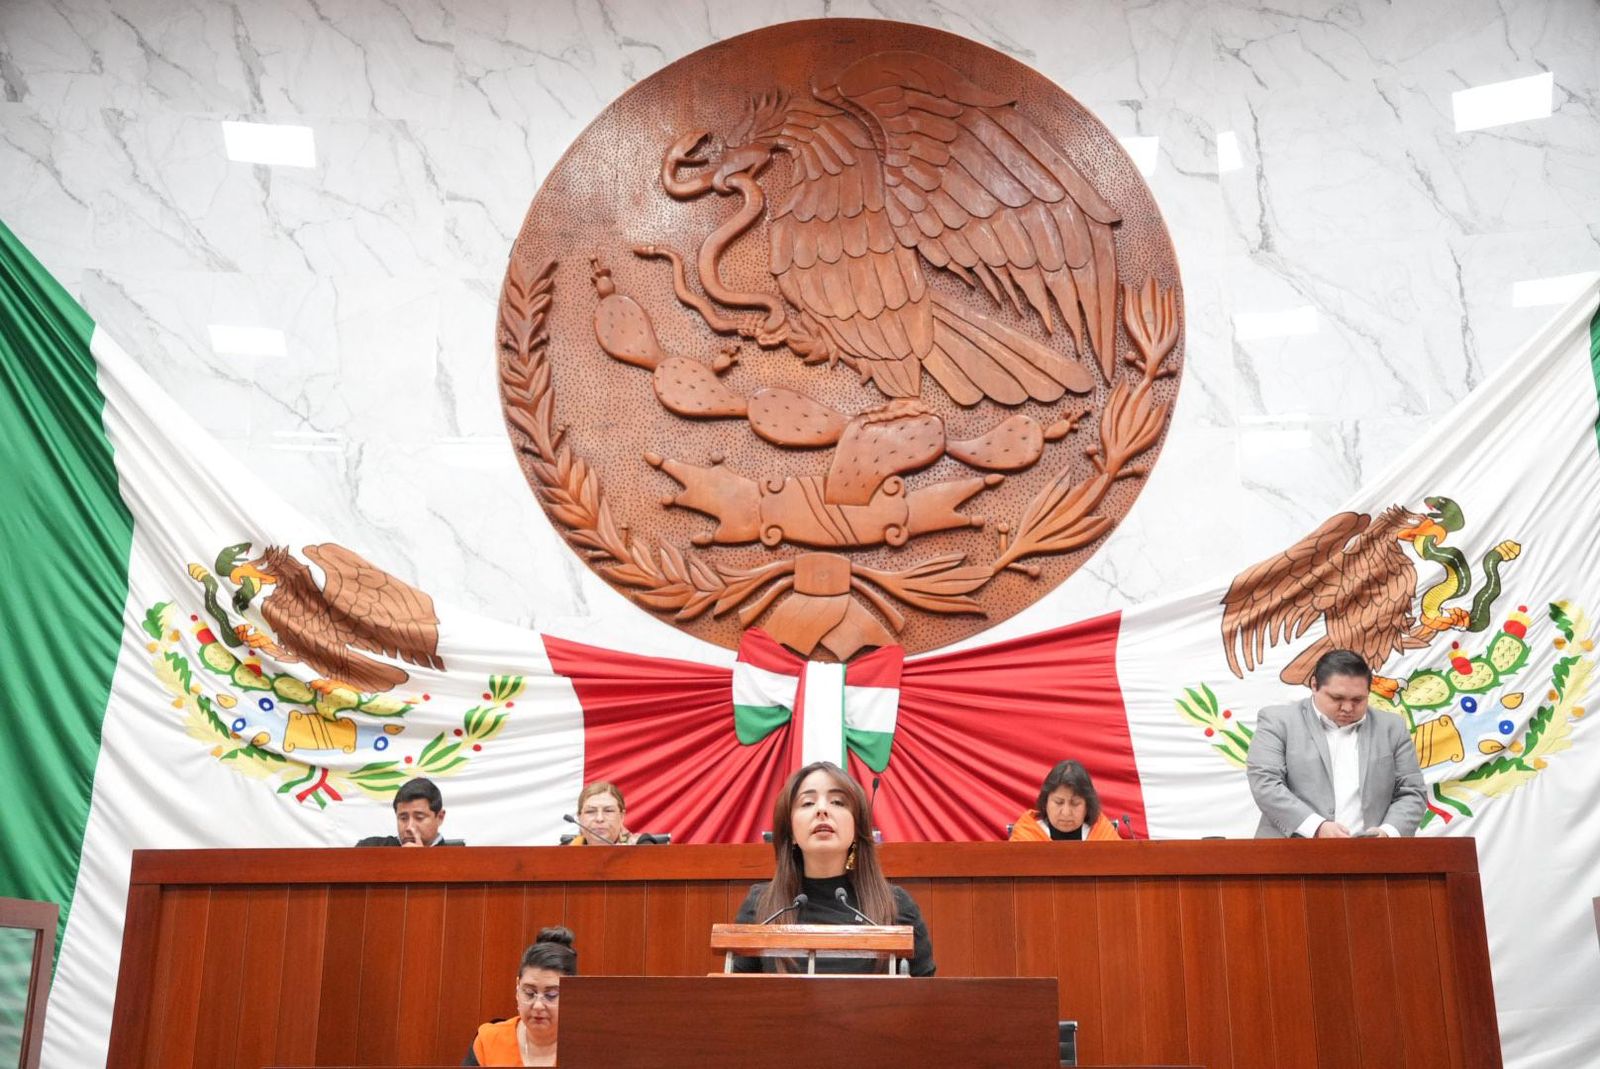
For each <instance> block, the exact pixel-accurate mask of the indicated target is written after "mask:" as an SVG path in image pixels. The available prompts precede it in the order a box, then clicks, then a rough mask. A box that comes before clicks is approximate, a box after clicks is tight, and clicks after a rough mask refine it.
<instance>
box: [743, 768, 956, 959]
mask: <svg viewBox="0 0 1600 1069" xmlns="http://www.w3.org/2000/svg"><path fill="white" fill-rule="evenodd" d="M772 847H773V850H774V851H776V853H777V867H776V871H775V872H774V873H773V877H772V881H771V882H770V883H758V884H756V885H755V886H754V887H752V888H750V894H749V895H748V896H747V897H746V898H745V900H744V905H742V906H740V907H739V916H738V920H739V921H740V923H744V924H751V923H754V922H756V921H761V920H765V919H766V918H767V917H769V916H771V915H772V914H774V913H779V912H780V911H783V909H784V907H785V906H787V905H789V904H790V903H791V902H793V901H794V900H795V896H796V895H798V894H800V893H801V892H802V891H803V892H805V895H806V902H805V904H804V905H803V906H801V907H800V908H799V909H798V910H795V911H793V912H783V913H782V915H781V916H779V917H778V918H777V920H778V921H780V922H783V923H788V924H860V923H862V921H861V919H860V918H859V917H857V916H856V915H855V914H854V913H852V912H851V910H852V909H854V910H859V911H861V913H863V914H865V915H866V917H867V918H868V919H870V920H871V922H872V923H873V924H909V925H910V926H911V927H912V929H913V934H914V937H915V946H914V949H913V950H912V957H911V974H912V975H913V976H932V975H933V973H934V962H933V943H932V942H931V941H930V940H929V939H928V927H927V925H925V924H924V923H923V922H922V911H921V910H919V909H918V908H917V903H916V902H915V901H913V900H912V898H911V896H910V895H908V894H907V893H906V892H905V891H904V890H902V889H901V888H899V887H896V886H894V885H893V884H891V883H890V882H889V881H888V880H886V879H884V878H883V869H882V868H880V867H879V865H878V850H877V846H876V844H875V843H874V842H873V837H872V812H871V810H870V809H869V808H868V803H867V793H866V792H865V791H863V790H862V789H861V784H859V783H857V782H856V781H855V780H854V779H852V778H851V777H850V775H849V774H848V773H847V772H845V771H844V769H842V768H840V767H839V766H838V765H835V764H832V763H831V762H828V761H819V762H817V763H816V764H812V765H807V766H806V767H805V768H802V769H801V770H800V771H798V772H796V773H795V774H794V775H792V776H790V777H789V780H788V782H787V783H785V784H784V785H783V787H782V789H781V790H779V791H778V797H777V798H776V799H774V800H773V805H772ZM840 890H843V891H844V902H843V903H841V902H840V901H839V897H838V896H839V891H840ZM780 962H781V964H780ZM794 967H795V965H794V963H793V962H791V961H790V960H788V959H779V958H747V957H736V958H734V959H733V971H734V972H763V971H764V972H778V971H789V970H791V969H793V968H794ZM883 968H884V964H883V963H882V962H880V961H875V960H873V959H870V958H822V957H819V958H818V959H817V971H818V972H829V973H855V972H881V971H883Z"/></svg>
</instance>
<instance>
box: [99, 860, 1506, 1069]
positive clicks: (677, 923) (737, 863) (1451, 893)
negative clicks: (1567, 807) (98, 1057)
mask: <svg viewBox="0 0 1600 1069" xmlns="http://www.w3.org/2000/svg"><path fill="white" fill-rule="evenodd" d="M771 857H772V853H771V847H769V846H764V845H748V846H670V847H661V848H655V847H651V848H643V849H620V850H604V849H578V850H574V849H571V848H558V847H551V848H532V849H510V848H488V847H485V848H474V849H466V850H449V851H444V850H437V851H435V850H430V851H411V850H372V849H368V850H354V849H350V850H257V851H140V852H137V853H136V854H135V855H134V864H133V878H132V885H131V887H130V891H129V914H128V924H127V929H126V935H125V939H124V950H123V963H124V967H123V971H122V975H121V977H120V979H119V982H118V986H117V1003H116V1010H115V1015H114V1021H113V1027H112V1036H111V1044H112V1064H116V1065H143V1066H151V1067H157V1066H159V1067H161V1069H168V1067H181V1066H195V1067H197V1069H201V1067H203V1069H226V1067H229V1066H238V1067H240V1069H258V1067H260V1066H263V1065H271V1064H296V1063H298V1064H301V1065H339V1064H345V1065H355V1064H359V1065H408V1064H409V1065H421V1064H430V1063H456V1062H459V1061H460V1058H461V1056H462V1054H463V1053H464V1052H465V1051H466V1049H467V1047H468V1046H469V1045H470V1043H471V1040H472V1036H473V1035H474V1033H475V1032H476V1029H477V1026H478V1025H479V1024H480V1023H481V1022H483V1021H486V1020H489V1019H491V1018H495V1017H505V1016H510V1015H511V1014H512V1013H514V1012H515V1002H514V997H513V994H512V990H513V982H514V978H515V970H516V964H517V961H518V959H519V957H520V955H521V953H522V950H523V948H524V947H525V946H526V944H527V943H528V942H529V941H531V940H532V938H533V936H534V934H535V933H536V932H537V931H538V929H539V928H540V927H543V926H545V925H550V924H566V925H567V926H568V927H571V928H572V929H573V930H574V931H575V932H576V933H577V937H578V939H577V946H578V950H579V962H580V967H581V969H582V971H583V973H584V974H585V975H594V976H624V975H638V974H643V975H653V976H672V975H678V976H703V975H705V974H706V973H707V972H711V971H714V970H717V969H720V968H721V961H720V958H719V957H718V956H717V955H714V954H712V953H711V951H710V949H709V947H708V939H709V932H710V925H711V924H713V923H716V922H718V921H731V920H733V919H734V912H735V911H736V910H737V908H738V905H739V903H740V902H741V901H742V900H743V898H744V895H745V892H746V890H747V889H748V887H749V885H750V884H751V883H752V882H755V881H757V880H760V879H763V878H765V877H766V876H767V875H768V874H770V871H771V864H772V862H771ZM883 859H884V864H885V868H886V870H887V872H888V873H889V875H890V878H891V879H894V880H895V881H896V882H898V883H900V884H902V885H903V886H904V887H905V888H906V889H907V890H908V891H910V892H911V893H912V895H913V896H914V897H915V898H916V899H917V901H918V903H919V904H920V905H921V907H922V910H923V914H924V916H925V917H926V919H927V922H928V928H929V933H930V935H931V936H932V939H933V944H934V953H935V957H936V959H937V961H938V964H939V974H940V975H941V976H947V977H954V976H1030V975H1032V976H1039V975H1054V976H1058V977H1059V978H1060V987H1059V1011H1060V1016H1061V1017H1062V1018H1063V1019H1069V1018H1070V1019H1075V1020H1077V1021H1078V1022H1079V1024H1080V1030H1079V1033H1078V1042H1079V1060H1080V1062H1081V1063H1082V1064H1084V1065H1086V1066H1088V1065H1115V1064H1123V1065H1126V1064H1131V1063H1165V1064H1202V1065H1206V1066H1210V1067H1212V1069H1228V1067H1238V1069H1245V1067H1252V1066H1282V1065H1295V1066H1322V1067H1327V1069H1332V1067H1341V1069H1342V1067H1344V1066H1381V1067H1383V1069H1390V1067H1402V1066H1403V1067H1431V1066H1473V1067H1476V1066H1498V1065H1499V1064H1500V1053H1499V1034H1498V1028H1497V1024H1496V1019H1495V1015H1494V1000H1493V990H1492V987H1491V984H1490V977H1489V970H1488V946H1487V942H1486V940H1485V937H1484V930H1483V912H1482V910H1483V906H1482V899H1481V895H1480V893H1479V887H1478V875H1477V855H1476V850H1475V847H1474V844H1473V843H1472V842H1471V840H1457V839H1425V840H1402V841H1387V840H1379V841H1373V840H1360V841H1355V842H1343V843H1341V842H1320V841H1318V842H1304V841H1275V842H1273V841H1263V842H1254V841H1243V840H1239V841H1206V842H1126V843H1123V842H1117V843H1085V844H1081V845H1077V846H1071V847H1052V846H1050V845H1048V844H1033V843H1018V844H1010V843H945V844H920V843H919V844H889V845H886V846H885V847H884V848H883Z"/></svg>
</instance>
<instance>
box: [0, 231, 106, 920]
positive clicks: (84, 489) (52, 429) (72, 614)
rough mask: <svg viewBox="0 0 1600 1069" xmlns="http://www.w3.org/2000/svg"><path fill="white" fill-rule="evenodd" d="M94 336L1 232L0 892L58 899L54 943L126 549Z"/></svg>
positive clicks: (89, 778)
mask: <svg viewBox="0 0 1600 1069" xmlns="http://www.w3.org/2000/svg"><path fill="white" fill-rule="evenodd" d="M93 332H94V323H93V321H92V320H90V319H89V316H88V315H87V314H86V313H85V312H84V310H83V309H82V308H80V307H79V306H78V305H77V303H76V302H75V301H73V299H72V298H71V297H70V296H68V295H67V292H66V291H65V290H63V289H62V288H61V286H60V285H59V284H58V283H57V282H56V281H55V279H54V278H52V277H51V276H50V274H49V272H47V271H46V270H45V269H44V268H43V267H42V266H41V265H40V264H39V262H38V261H37V260H35V259H34V258H33V256H32V254H31V253H29V252H28V250H27V249H26V248H24V247H23V245H22V243H21V242H19V241H18V240H17V238H16V236H15V235H14V234H12V233H11V231H10V230H9V229H8V228H7V227H6V226H5V225H4V224H3V223H0V458H3V460H0V622H3V626H0V631H3V634H4V638H3V639H0V726H3V729H4V730H3V732H0V783H3V784H5V787H6V799H7V809H8V818H7V821H8V825H9V829H8V834H7V836H6V847H5V849H4V850H0V895H7V896H13V897H18V898H36V899H44V900H47V901H51V902H56V903H58V904H59V905H60V906H61V907H62V911H61V923H62V930H63V931H64V930H65V925H66V920H67V912H68V908H69V907H70V905H71V900H72V889H73V885H74V883H75V882H76V880H77V876H78V858H79V855H80V854H81V852H82V848H83V835H84V827H85V825H86V823H87V822H88V818H89V799H90V793H91V789H92V787H93V783H94V770H95V761H96V758H97V757H98V755H99V752H100V726H101V722H102V720H103V719H104V716H105V709H106V702H107V699H108V697H109V695H110V693H111V678H112V675H113V674H114V673H115V671H116V666H117V652H118V650H119V648H120V643H121V633H122V622H121V621H122V612H123V606H124V605H125V604H126V602H127V598H128V580H127V568H128V554H129V547H130V545H131V543H132V540H133V518H132V517H131V516H130V515H129V513H128V509H127V507H126V505H125V504H124V503H123V500H122V497H121V495H120V493H119V492H118V489H117V472H116V466H115V465H114V463H113V462H112V456H111V445H110V443H109V442H108V441H107V440H106V435H105V428H104V424H103V422H102V418H101V417H102V411H103V409H104V407H105V398H104V397H103V396H102V395H101V393H100V389H99V386H98V384H97V380H96V375H95V361H94V357H93V356H92V355H91V354H90V352H89V338H90V336H91V335H92V334H93ZM56 945H57V946H58V947H59V946H60V945H61V944H60V942H59V941H58V942H57V944H56Z"/></svg>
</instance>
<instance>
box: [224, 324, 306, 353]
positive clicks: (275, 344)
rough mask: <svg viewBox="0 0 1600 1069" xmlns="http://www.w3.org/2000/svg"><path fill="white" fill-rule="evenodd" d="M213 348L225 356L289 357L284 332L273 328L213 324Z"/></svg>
mask: <svg viewBox="0 0 1600 1069" xmlns="http://www.w3.org/2000/svg"><path fill="white" fill-rule="evenodd" d="M206 329H207V330H208V331H210V333H211V348H212V349H213V350H215V351H216V352H217V353H219V354H221V355H223V356H287V355H288V354H289V348H288V346H287V345H286V344H285V341H284V337H283V331H281V330H274V329H273V328H271V327H235V326H227V325H225V324H222V323H212V324H211V325H210V326H208V327H207V328H206Z"/></svg>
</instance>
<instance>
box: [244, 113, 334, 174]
mask: <svg viewBox="0 0 1600 1069" xmlns="http://www.w3.org/2000/svg"><path fill="white" fill-rule="evenodd" d="M222 143H223V145H224V146H225V147H226V148H227V150H228V159H230V160H236V161H237V162H239V163H271V164H276V165H278V166H280V167H315V166H316V165H317V144H316V138H315V137H314V136H312V133H311V127H309V126H285V125H283V124H281V123H270V122H224V123H223V124H222Z"/></svg>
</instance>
